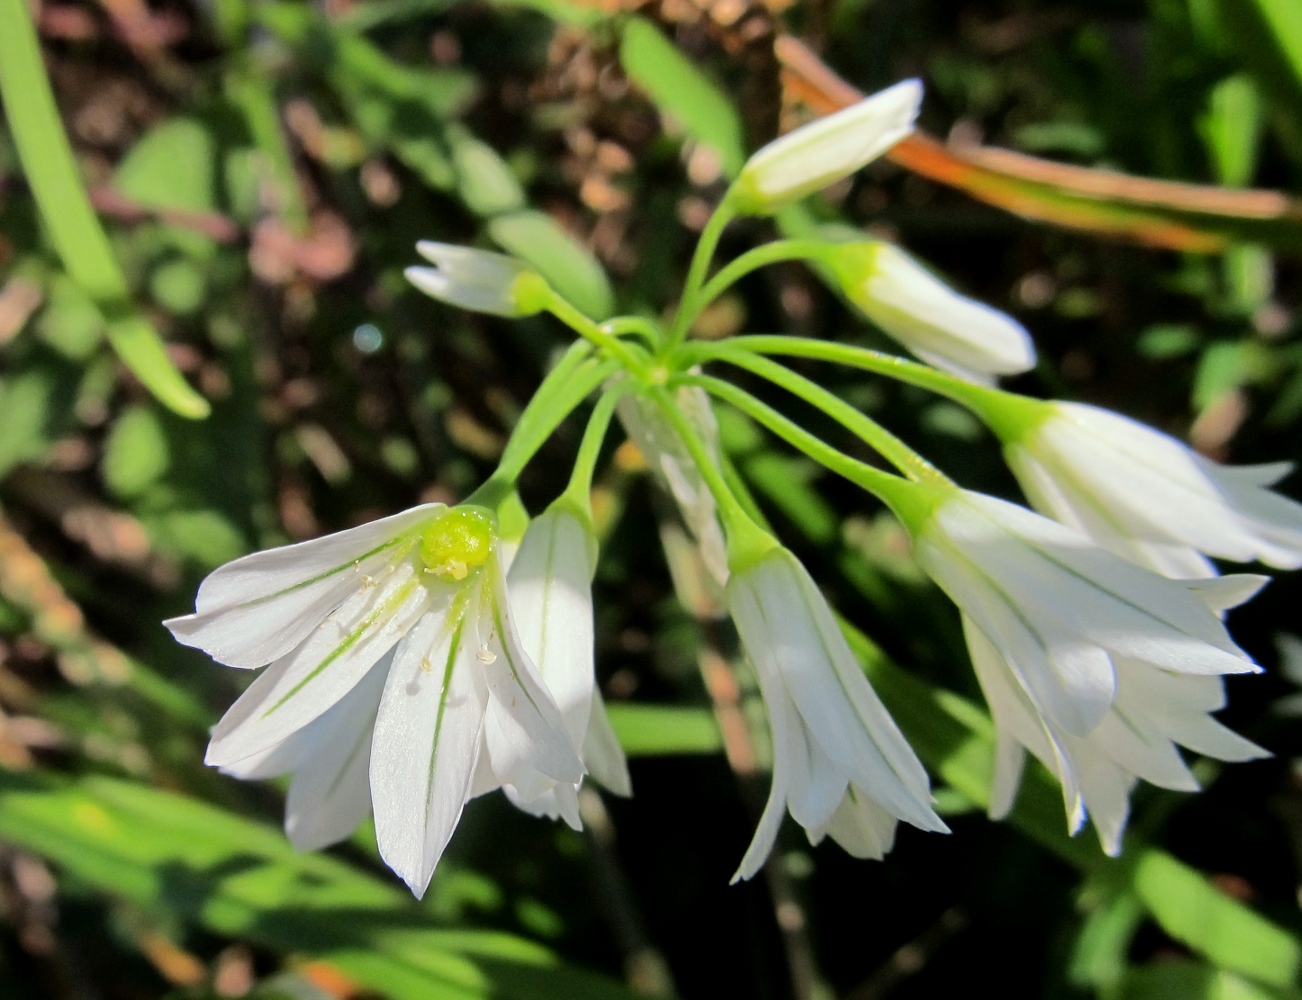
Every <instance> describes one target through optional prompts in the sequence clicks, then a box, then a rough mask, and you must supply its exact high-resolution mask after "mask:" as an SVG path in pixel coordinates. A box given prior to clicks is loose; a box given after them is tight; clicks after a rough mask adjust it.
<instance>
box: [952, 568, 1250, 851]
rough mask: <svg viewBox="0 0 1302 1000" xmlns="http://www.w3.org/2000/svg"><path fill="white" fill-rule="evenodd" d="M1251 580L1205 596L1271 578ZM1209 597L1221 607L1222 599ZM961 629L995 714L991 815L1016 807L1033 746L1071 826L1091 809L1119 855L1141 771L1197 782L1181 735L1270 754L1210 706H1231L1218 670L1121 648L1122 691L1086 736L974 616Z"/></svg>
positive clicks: (1174, 784) (1186, 788) (1239, 757)
mask: <svg viewBox="0 0 1302 1000" xmlns="http://www.w3.org/2000/svg"><path fill="white" fill-rule="evenodd" d="M1246 580H1247V584H1248V586H1247V587H1245V589H1244V590H1243V591H1242V592H1240V593H1237V594H1232V595H1225V594H1217V593H1215V592H1214V591H1206V592H1204V596H1205V597H1207V598H1208V599H1209V601H1212V602H1215V601H1216V600H1217V599H1218V598H1221V599H1224V598H1226V597H1227V596H1228V597H1229V599H1230V600H1232V601H1233V602H1234V603H1235V604H1237V603H1240V602H1241V601H1243V600H1247V599H1248V598H1249V597H1251V596H1252V594H1253V593H1254V592H1255V591H1256V588H1257V586H1258V585H1259V584H1260V583H1262V582H1264V581H1262V580H1254V579H1253V578H1251V577H1249V578H1246ZM1211 607H1212V609H1213V610H1221V606H1220V605H1219V604H1216V603H1212V604H1211ZM963 629H964V632H965V634H966V635H967V642H968V649H969V650H970V651H971V654H972V664H973V666H974V667H975V669H976V674H977V679H978V680H979V681H980V682H981V690H982V691H983V692H984V693H985V696H986V701H987V702H988V703H989V705H990V714H991V715H992V716H993V717H994V722H995V739H996V745H995V774H994V782H993V786H992V789H991V796H990V815H991V818H993V819H1002V818H1003V817H1004V816H1006V815H1007V814H1008V813H1009V811H1010V810H1011V809H1012V807H1013V802H1014V800H1015V798H1016V795H1017V786H1018V784H1019V783H1020V780H1021V774H1022V767H1023V765H1024V763H1025V758H1026V751H1027V750H1030V752H1031V753H1033V754H1034V755H1035V756H1036V757H1038V758H1039V759H1040V761H1041V762H1042V763H1043V764H1044V765H1045V767H1047V768H1048V769H1049V770H1050V771H1052V772H1053V773H1054V774H1055V775H1056V776H1057V778H1058V780H1059V782H1060V783H1061V784H1062V789H1063V799H1064V801H1065V803H1066V806H1067V817H1068V819H1067V821H1068V825H1069V828H1070V829H1071V831H1072V832H1073V833H1075V832H1076V831H1077V830H1079V829H1080V826H1081V824H1082V823H1083V822H1084V821H1085V816H1086V814H1088V815H1089V816H1090V817H1091V818H1092V819H1093V821H1094V827H1095V829H1096V830H1097V831H1098V834H1099V840H1100V841H1101V842H1102V844H1103V849H1104V850H1105V851H1106V852H1107V853H1108V854H1110V855H1112V856H1114V857H1115V856H1116V855H1117V854H1119V853H1120V851H1121V835H1122V833H1123V832H1124V830H1125V825H1126V819H1127V816H1128V815H1129V811H1130V791H1131V789H1132V788H1133V787H1134V784H1135V782H1136V780H1138V779H1139V778H1143V779H1144V780H1145V781H1147V782H1149V783H1151V784H1154V785H1157V786H1159V787H1161V788H1170V789H1173V790H1175V791H1182V792H1194V791H1197V790H1198V781H1197V779H1195V778H1194V776H1193V774H1192V773H1191V772H1190V771H1189V768H1188V767H1187V766H1186V765H1185V763H1184V761H1183V760H1182V759H1181V757H1180V753H1179V751H1178V750H1177V749H1176V746H1177V744H1178V745H1180V746H1184V747H1188V748H1189V749H1190V750H1193V751H1195V752H1197V753H1201V754H1205V755H1206V756H1208V757H1215V758H1218V759H1220V760H1227V761H1245V760H1254V759H1257V758H1259V757H1269V756H1270V754H1269V753H1268V752H1267V751H1265V750H1263V749H1261V747H1259V746H1257V745H1256V744H1255V743H1252V742H1250V741H1248V740H1245V739H1244V738H1243V737H1242V736H1239V735H1238V734H1237V733H1234V732H1232V731H1231V730H1229V729H1227V728H1225V726H1223V725H1221V723H1219V722H1217V721H1216V720H1215V719H1214V718H1212V716H1211V713H1212V712H1216V711H1219V710H1220V709H1222V708H1224V707H1225V683H1224V681H1223V680H1222V679H1221V678H1220V677H1219V676H1208V675H1206V674H1182V673H1177V672H1175V671H1172V670H1162V669H1160V668H1158V667H1154V666H1152V665H1151V664H1149V663H1145V662H1143V661H1142V660H1135V659H1131V658H1129V657H1121V656H1118V657H1115V658H1114V659H1113V666H1114V668H1115V670H1116V675H1117V692H1116V696H1115V698H1114V699H1113V702H1112V707H1111V708H1110V709H1109V710H1108V712H1107V714H1106V715H1104V716H1103V721H1102V722H1100V723H1099V725H1098V726H1097V727H1095V728H1094V729H1093V730H1092V731H1091V732H1090V733H1089V735H1088V736H1084V737H1080V736H1073V735H1071V734H1070V733H1068V732H1066V731H1064V730H1063V729H1062V728H1061V727H1060V726H1057V725H1055V724H1054V723H1053V722H1052V721H1050V720H1048V719H1046V718H1045V717H1044V716H1043V715H1041V714H1040V713H1039V711H1038V710H1037V708H1036V706H1035V702H1034V701H1033V700H1032V699H1031V697H1030V695H1029V694H1028V692H1027V691H1026V689H1025V688H1023V687H1022V686H1021V684H1020V683H1019V682H1018V679H1017V676H1016V674H1015V672H1014V668H1013V667H1012V665H1011V661H1010V660H1008V659H1007V658H1005V657H1004V656H1001V655H1000V653H999V651H998V650H997V649H996V648H995V646H994V645H993V643H991V641H990V640H989V639H988V638H986V636H985V634H984V633H983V632H982V631H981V630H980V629H979V628H977V627H976V625H974V624H973V623H972V620H971V619H970V618H968V617H967V616H964V618H963Z"/></svg>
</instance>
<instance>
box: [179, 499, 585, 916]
mask: <svg viewBox="0 0 1302 1000" xmlns="http://www.w3.org/2000/svg"><path fill="white" fill-rule="evenodd" d="M496 547H497V542H496V538H495V535H494V526H493V522H492V515H491V514H490V513H489V512H488V511H486V510H483V509H482V508H476V507H456V508H447V507H445V506H444V505H442V504H427V505H424V506H421V507H416V508H414V509H412V510H409V511H406V512H405V513H402V514H396V515H394V516H393V517H388V518H384V519H382V520H379V521H374V522H372V523H370V524H366V525H363V526H361V527H359V528H353V529H350V530H348V531H342V532H339V533H338V534H335V535H330V536H327V537H325V538H320V539H317V540H315V541H311V542H303V543H300V544H298V545H290V546H285V547H283V548H279V549H272V550H270V551H267V552H259V553H255V554H254V555H250V556H245V557H243V558H242V559H237V560H235V561H234V562H232V563H228V564H227V565H225V566H223V567H221V568H219V569H217V570H215V571H214V572H213V573H212V574H210V575H209V576H208V578H207V579H206V580H204V582H203V584H202V585H201V586H200V588H199V594H198V597H197V598H196V613H195V614H193V615H186V616H185V617H182V618H174V619H172V620H171V621H169V622H167V623H166V624H167V626H168V627H169V628H170V629H171V630H172V634H173V635H174V636H176V638H177V639H178V640H179V641H181V642H183V643H185V644H187V645H191V646H197V647H199V648H201V649H204V650H205V651H207V652H208V653H209V654H210V655H212V656H213V658H214V659H216V660H218V661H219V662H222V663H226V664H229V665H232V666H240V667H258V666H262V665H264V664H268V663H269V664H270V666H268V667H267V669H266V670H265V671H263V672H262V673H261V674H260V675H259V676H258V677H257V678H256V679H255V680H254V682H253V683H252V684H251V685H250V686H249V688H248V689H247V690H246V691H245V692H244V694H243V695H241V696H240V698H239V699H238V700H237V701H236V702H235V704H234V705H233V706H232V707H231V709H230V710H229V711H228V712H227V713H226V715H225V716H224V717H223V718H222V720H221V721H220V722H219V723H218V724H217V725H216V727H214V729H213V734H212V741H211V742H210V743H209V746H208V753H207V756H206V758H205V759H206V760H207V762H208V763H209V764H212V765H214V766H217V767H222V768H224V769H228V770H233V771H235V772H237V773H243V774H265V773H274V772H276V771H292V772H293V773H294V781H293V783H292V784H291V796H293V789H294V787H295V786H296V785H299V784H301V785H302V786H303V788H304V792H303V793H302V794H303V799H304V803H305V805H304V810H305V811H304V812H303V813H302V815H303V816H304V817H305V818H304V820H303V823H304V833H303V835H302V836H301V837H299V838H298V839H300V840H301V841H302V843H304V844H305V845H308V844H311V845H317V844H322V843H327V842H329V841H330V840H333V839H337V838H338V837H340V836H344V835H346V834H347V828H348V827H350V825H351V824H353V823H355V821H356V818H359V817H360V816H364V815H365V808H364V806H363V805H362V795H361V792H360V781H359V779H358V772H359V770H360V768H361V762H362V760H363V759H364V757H363V756H362V754H363V751H362V749H361V747H362V746H363V745H364V744H365V743H366V738H365V733H366V728H367V727H368V726H370V725H371V724H372V723H373V724H374V735H373V737H372V738H371V740H370V743H369V753H370V761H369V777H370V797H371V800H372V801H373V803H374V809H375V825H376V833H377V838H378V841H379V847H380V853H381V855H382V856H383V857H384V859H385V861H386V862H387V863H388V864H389V866H390V867H391V868H393V869H394V870H395V871H396V872H397V873H398V874H399V875H400V876H401V877H402V878H403V879H404V880H405V881H406V882H407V884H408V885H409V886H411V888H412V890H413V891H414V892H415V893H416V894H417V895H420V894H422V893H423V892H424V890H425V888H426V886H427V885H428V884H429V879H430V876H431V875H432V874H433V871H434V866H435V865H436V864H437V862H438V859H439V857H440V855H441V854H442V852H443V848H444V847H445V846H446V844H447V841H448V839H449V838H450V837H451V835H452V831H453V829H454V828H455V827H456V824H457V820H458V819H459V818H460V815H461V810H462V807H463V806H464V804H465V801H466V799H467V798H468V797H470V794H471V779H472V776H473V775H474V774H475V772H476V766H477V764H478V762H479V760H480V758H481V757H483V758H484V759H485V761H486V766H487V767H488V768H490V769H491V771H492V773H493V775H494V776H495V777H496V779H497V781H498V783H514V784H522V783H527V782H529V781H535V782H537V781H540V780H541V781H548V782H553V783H554V782H567V783H573V782H576V781H578V780H579V779H580V778H581V777H582V776H583V765H582V763H581V762H580V761H579V759H578V756H577V755H576V754H575V752H574V749H573V747H572V746H571V745H570V741H569V737H568V736H567V735H566V732H565V729H564V726H563V724H562V720H561V715H560V712H559V710H558V709H557V708H556V705H555V703H554V702H553V700H552V698H551V696H550V695H549V694H548V693H547V690H546V688H545V687H544V686H543V684H542V681H541V680H540V679H539V677H538V675H537V671H536V669H535V668H534V666H533V664H532V663H531V662H530V660H529V658H528V657H527V656H526V655H525V654H524V652H523V650H522V649H521V647H520V642H519V640H518V638H517V637H516V634H515V628H514V625H513V624H512V621H511V617H510V610H509V607H508V604H507V598H506V581H505V577H504V575H503V573H502V569H501V566H500V563H499V560H498V556H497V552H496ZM387 654H391V655H387ZM377 675H378V676H377ZM381 677H382V678H383V683H381ZM380 688H382V693H377V692H378V689H380ZM377 701H378V709H375V711H374V714H373V713H372V706H374V705H375V704H376V703H377ZM327 743H328V744H329V749H328V750H324V749H322V748H323V747H324V746H325V745H326V744H327ZM481 750H482V752H481ZM313 754H317V755H319V757H320V759H317V760H312V759H309V757H310V756H311V755H313ZM539 776H544V777H541V778H540V777H539ZM336 777H337V778H339V779H340V780H341V781H344V782H346V786H345V788H344V789H342V790H340V789H336V790H335V792H334V794H333V795H332V794H331V790H330V788H328V787H322V786H323V785H324V784H327V783H328V782H329V781H332V780H333V778H336ZM345 792H346V794H345ZM289 812H290V820H291V821H293V822H294V823H295V826H296V827H297V826H298V823H299V821H298V820H296V819H294V817H295V816H296V815H299V814H298V813H297V812H296V809H295V803H293V802H291V804H290V809H289ZM309 828H310V832H309Z"/></svg>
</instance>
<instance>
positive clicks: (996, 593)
mask: <svg viewBox="0 0 1302 1000" xmlns="http://www.w3.org/2000/svg"><path fill="white" fill-rule="evenodd" d="M914 535H915V539H916V549H915V551H916V555H917V559H918V562H919V564H920V565H921V566H922V568H923V569H924V570H925V571H926V572H927V574H928V575H929V576H931V577H932V579H934V580H935V581H936V582H937V583H938V584H940V586H941V588H942V589H943V590H944V591H945V592H946V593H947V594H949V596H950V598H951V599H952V600H953V601H954V603H956V604H957V605H958V606H959V608H960V609H962V611H963V612H964V614H966V615H968V616H969V617H970V618H971V619H972V621H973V623H974V624H975V625H976V626H977V628H979V629H980V630H981V632H983V633H984V634H985V635H986V636H987V637H988V638H989V639H990V641H991V642H993V643H994V645H995V647H996V648H997V649H998V650H999V653H1000V655H1001V656H1003V657H1005V658H1006V659H1007V660H1008V661H1009V663H1010V664H1011V665H1012V666H1013V668H1014V669H1015V671H1016V673H1017V676H1018V678H1019V682H1020V683H1021V684H1022V685H1023V686H1024V687H1025V688H1026V690H1027V693H1028V695H1029V696H1030V697H1031V698H1032V699H1033V701H1034V702H1035V705H1036V708H1037V709H1038V710H1039V711H1040V713H1041V714H1043V715H1044V716H1045V717H1046V718H1047V719H1049V720H1050V721H1052V722H1053V723H1054V724H1055V725H1057V726H1060V727H1061V728H1062V729H1063V730H1065V731H1066V732H1068V733H1070V734H1072V735H1074V736H1081V737H1084V736H1088V735H1089V734H1090V732H1092V731H1093V730H1094V728H1095V727H1097V726H1098V725H1099V723H1100V722H1102V721H1103V717H1104V716H1105V715H1106V714H1107V712H1108V710H1109V709H1110V708H1111V706H1112V703H1113V701H1114V699H1115V698H1116V691H1117V679H1116V671H1115V669H1114V666H1113V660H1114V658H1116V657H1126V658H1130V659H1135V660H1140V661H1142V662H1145V663H1148V664H1150V665H1152V666H1154V667H1159V668H1161V669H1164V670H1173V671H1176V672H1178V673H1187V674H1210V675H1215V674H1227V673H1248V672H1253V671H1256V670H1257V669H1258V668H1257V666H1256V665H1255V664H1254V663H1253V662H1252V660H1251V659H1249V658H1248V655H1247V654H1246V653H1244V652H1243V651H1242V650H1241V649H1239V648H1238V646H1236V645H1235V644H1234V642H1233V641H1232V640H1231V639H1230V636H1229V633H1228V632H1226V631H1225V626H1224V625H1223V624H1222V622H1221V620H1220V618H1218V617H1217V616H1216V615H1215V614H1213V613H1212V611H1211V610H1209V608H1208V605H1207V601H1206V598H1205V594H1206V593H1207V590H1208V588H1212V589H1215V588H1217V587H1222V588H1226V589H1231V590H1237V588H1239V587H1241V586H1242V585H1243V582H1242V578H1241V577H1233V576H1231V577H1225V578H1223V579H1220V580H1171V579H1167V578H1165V577H1162V576H1159V575H1157V574H1156V573H1153V572H1152V571H1150V570H1147V569H1144V568H1143V567H1141V566H1137V565H1135V564H1134V563H1131V562H1129V561H1127V560H1125V559H1121V558H1119V557H1117V556H1115V555H1113V554H1112V553H1110V552H1107V551H1106V550H1104V549H1102V548H1099V547H1098V546H1097V545H1095V544H1094V543H1093V542H1091V541H1090V540H1089V539H1088V538H1086V537H1085V536H1084V535H1081V534H1080V533H1079V532H1076V531H1073V530H1072V529H1071V528H1068V527H1065V526H1064V525H1061V524H1058V523H1057V522H1055V521H1051V520H1049V519H1048V518H1046V517H1041V516H1040V515H1039V514H1035V513H1032V512H1031V511H1029V510H1027V509H1026V508H1024V507H1019V506H1017V505H1016V504H1011V503H1007V502H1006V501H1003V500H996V499H995V498H994V497H988V496H983V495H982V494H979V493H971V492H969V491H967V490H958V489H954V490H952V491H950V495H948V496H946V497H945V498H944V499H941V500H940V501H939V502H938V503H937V504H936V506H935V509H934V511H933V512H932V514H931V516H930V517H929V518H928V519H927V520H926V521H925V522H924V524H923V526H922V527H921V529H920V530H918V529H915V530H914ZM1254 580H1255V578H1254Z"/></svg>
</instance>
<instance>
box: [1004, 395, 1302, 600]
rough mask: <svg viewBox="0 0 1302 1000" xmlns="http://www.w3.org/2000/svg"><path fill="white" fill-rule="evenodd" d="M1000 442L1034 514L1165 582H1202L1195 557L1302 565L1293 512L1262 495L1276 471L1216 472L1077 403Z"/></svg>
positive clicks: (1137, 427) (1048, 410) (1131, 423)
mask: <svg viewBox="0 0 1302 1000" xmlns="http://www.w3.org/2000/svg"><path fill="white" fill-rule="evenodd" d="M1042 405H1043V407H1044V413H1045V416H1044V417H1043V419H1041V420H1039V421H1038V422H1036V423H1034V424H1032V425H1031V426H1030V427H1029V428H1027V429H1026V430H1025V431H1024V432H1023V433H1021V434H1020V435H1019V436H1018V437H1016V438H1015V439H1013V440H1010V441H1007V442H1006V443H1005V454H1006V455H1007V458H1008V464H1009V465H1010V466H1011V468H1012V469H1013V472H1014V473H1015V474H1016V476H1017V479H1018V481H1019V482H1020V483H1021V484H1022V488H1023V489H1024V490H1025V491H1026V495H1027V497H1028V499H1030V501H1031V503H1032V504H1033V505H1034V506H1035V507H1036V508H1037V509H1038V510H1040V511H1043V512H1044V513H1046V514H1048V515H1050V516H1051V517H1054V518H1056V519H1057V520H1059V521H1061V522H1063V523H1064V524H1068V525H1071V526H1072V527H1074V528H1076V529H1077V530H1078V531H1081V532H1083V533H1085V534H1086V535H1088V536H1089V537H1090V538H1092V539H1094V540H1095V541H1096V542H1098V543H1099V544H1100V545H1102V546H1104V547H1105V548H1108V549H1111V550H1112V551H1114V552H1117V553H1118V554H1120V555H1123V556H1126V557H1127V558H1129V559H1133V560H1135V561H1136V562H1139V563H1141V564H1142V565H1145V566H1148V567H1149V568H1151V569H1153V570H1155V571H1157V572H1160V573H1163V574H1164V575H1167V576H1184V577H1193V576H1208V575H1210V574H1212V573H1214V572H1215V570H1213V569H1212V568H1211V565H1210V563H1208V562H1207V560H1206V558H1205V556H1215V557H1217V558H1221V559H1232V560H1235V561H1237V562H1250V561H1252V560H1254V559H1255V560H1260V561H1261V562H1263V563H1266V564H1267V565H1269V566H1277V567H1280V568H1281V569H1296V568H1297V567H1299V566H1302V504H1299V503H1297V502H1296V501H1294V500H1290V499H1289V498H1287V497H1284V496H1281V495H1280V494H1278V493H1275V492H1273V491H1272V490H1270V488H1269V487H1270V486H1272V485H1274V484H1275V483H1276V482H1278V481H1279V480H1280V479H1282V478H1283V477H1284V476H1286V475H1287V474H1288V473H1289V472H1290V471H1291V468H1292V467H1291V466H1290V465H1289V464H1288V463H1286V462H1279V463H1275V464H1271V465H1247V466H1237V467H1235V466H1224V465H1219V464H1217V463H1216V462H1212V461H1209V460H1208V459H1205V458H1203V457H1202V456H1201V455H1198V454H1196V453H1195V452H1194V451H1193V450H1192V449H1190V448H1188V447H1187V446H1185V445H1183V444H1181V443H1180V442H1179V441H1177V440H1176V439H1175V438H1173V437H1170V436H1168V435H1166V434H1163V433H1161V432H1159V431H1156V430H1153V429H1152V428H1151V427H1146V426H1144V425H1143V424H1141V423H1139V422H1138V421H1135V420H1131V419H1129V418H1127V417H1123V416H1121V415H1119V414H1116V413H1112V412H1111V411H1109V410H1104V409H1101V408H1099V407H1097V406H1088V405H1085V404H1083V403H1064V402H1056V401H1055V402H1051V403H1044V404H1042Z"/></svg>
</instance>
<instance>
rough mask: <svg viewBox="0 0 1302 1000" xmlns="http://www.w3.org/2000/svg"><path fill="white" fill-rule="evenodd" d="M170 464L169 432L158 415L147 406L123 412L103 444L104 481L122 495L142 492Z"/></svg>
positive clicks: (133, 407) (128, 495) (156, 479)
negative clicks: (164, 428) (167, 433)
mask: <svg viewBox="0 0 1302 1000" xmlns="http://www.w3.org/2000/svg"><path fill="white" fill-rule="evenodd" d="M169 465H171V456H170V455H169V453H168V445H167V435H166V434H164V433H163V426H162V424H160V423H159V421H158V416H157V414H155V413H154V412H153V410H151V409H150V408H149V407H147V406H132V407H129V408H127V409H126V410H124V411H123V412H122V415H121V416H120V417H118V419H117V420H116V421H115V422H114V424H113V429H112V430H111V431H109V435H108V440H107V441H106V442H105V444H104V458H103V464H102V466H101V467H102V469H103V473H104V482H105V484H106V485H107V486H108V488H109V489H110V490H112V491H113V492H114V493H116V494H117V495H118V496H120V497H124V498H125V497H133V496H137V495H138V494H140V493H143V492H144V491H145V490H146V489H147V488H149V487H150V486H151V485H153V484H154V483H155V482H157V481H158V480H159V479H160V478H161V477H162V475H163V473H165V472H166V471H167V469H168V466H169Z"/></svg>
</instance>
